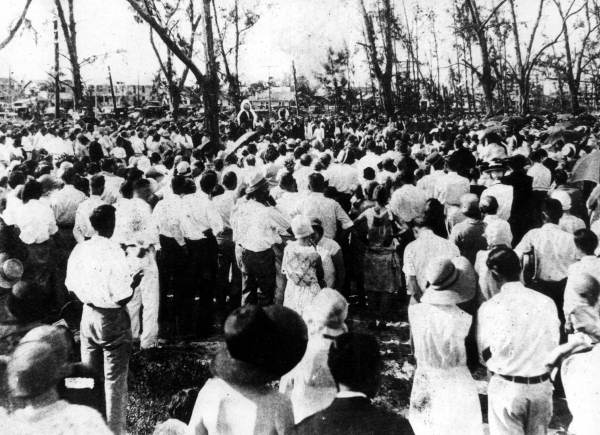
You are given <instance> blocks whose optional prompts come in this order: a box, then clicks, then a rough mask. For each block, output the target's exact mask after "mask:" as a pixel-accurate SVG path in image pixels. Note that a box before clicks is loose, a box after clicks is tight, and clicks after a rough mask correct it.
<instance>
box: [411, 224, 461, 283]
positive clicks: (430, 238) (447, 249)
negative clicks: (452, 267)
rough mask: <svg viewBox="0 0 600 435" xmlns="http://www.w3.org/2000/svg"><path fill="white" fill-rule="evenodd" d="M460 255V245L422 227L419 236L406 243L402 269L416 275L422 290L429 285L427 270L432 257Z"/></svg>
mask: <svg viewBox="0 0 600 435" xmlns="http://www.w3.org/2000/svg"><path fill="white" fill-rule="evenodd" d="M459 255H460V251H459V249H458V247H457V246H456V245H455V244H454V243H452V242H450V241H449V240H446V239H444V238H442V237H440V236H437V235H435V234H434V233H433V231H431V230H430V229H428V228H421V230H420V231H419V237H417V239H416V240H414V241H412V242H410V243H409V244H408V245H406V249H405V250H404V266H403V267H402V271H403V272H404V274H405V275H406V277H407V278H408V277H409V276H414V277H416V279H417V283H418V284H419V287H420V289H421V291H425V288H426V287H427V278H426V277H425V270H426V268H427V265H428V264H429V262H430V261H431V259H432V258H435V257H446V258H454V257H458V256H459Z"/></svg>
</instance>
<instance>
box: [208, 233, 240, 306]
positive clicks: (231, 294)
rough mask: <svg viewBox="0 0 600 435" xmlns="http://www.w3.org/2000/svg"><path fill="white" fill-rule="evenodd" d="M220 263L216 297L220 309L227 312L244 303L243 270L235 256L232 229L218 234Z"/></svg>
mask: <svg viewBox="0 0 600 435" xmlns="http://www.w3.org/2000/svg"><path fill="white" fill-rule="evenodd" d="M217 245H218V249H219V256H218V260H219V265H218V270H217V286H216V294H215V299H216V301H217V306H218V309H219V310H225V311H226V313H229V312H230V311H232V310H234V309H235V308H237V307H239V306H240V305H241V303H242V272H241V271H240V268H239V267H238V264H237V261H236V258H235V243H234V242H233V239H232V232H231V230H230V229H228V230H225V231H223V232H221V233H219V234H217Z"/></svg>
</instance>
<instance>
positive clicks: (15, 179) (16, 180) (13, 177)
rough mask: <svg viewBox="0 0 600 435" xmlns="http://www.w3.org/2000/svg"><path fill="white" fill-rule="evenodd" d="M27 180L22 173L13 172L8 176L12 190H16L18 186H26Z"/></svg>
mask: <svg viewBox="0 0 600 435" xmlns="http://www.w3.org/2000/svg"><path fill="white" fill-rule="evenodd" d="M26 180H27V176H26V175H25V173H24V172H22V171H12V172H11V173H10V175H9V176H8V186H9V187H10V188H11V189H15V188H16V187H17V186H19V185H21V184H25V181H26Z"/></svg>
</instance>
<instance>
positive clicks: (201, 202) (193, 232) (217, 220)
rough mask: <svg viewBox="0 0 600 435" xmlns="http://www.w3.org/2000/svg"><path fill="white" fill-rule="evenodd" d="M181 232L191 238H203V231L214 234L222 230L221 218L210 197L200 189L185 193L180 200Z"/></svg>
mask: <svg viewBox="0 0 600 435" xmlns="http://www.w3.org/2000/svg"><path fill="white" fill-rule="evenodd" d="M182 211H183V216H182V217H181V232H182V233H183V237H185V238H186V239H191V240H200V239H205V238H206V236H205V235H204V232H205V231H207V230H209V229H210V230H212V232H213V234H214V235H215V236H216V235H217V234H219V233H220V232H221V231H223V219H221V215H220V214H219V212H218V210H217V208H216V207H215V205H214V204H213V202H212V201H211V199H210V198H209V197H208V195H206V193H204V192H202V191H198V192H196V193H194V194H191V195H186V196H184V197H183V200H182Z"/></svg>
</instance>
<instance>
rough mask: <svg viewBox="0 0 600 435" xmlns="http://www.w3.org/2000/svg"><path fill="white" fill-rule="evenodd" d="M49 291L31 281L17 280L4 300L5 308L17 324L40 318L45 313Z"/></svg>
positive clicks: (35, 320)
mask: <svg viewBox="0 0 600 435" xmlns="http://www.w3.org/2000/svg"><path fill="white" fill-rule="evenodd" d="M49 302H50V300H49V292H48V291H46V290H45V289H44V288H43V287H42V286H41V285H39V284H37V283H35V282H32V281H19V282H17V283H16V284H15V285H14V286H13V288H12V290H11V292H10V294H9V295H8V298H7V301H6V308H7V309H8V311H9V312H10V313H11V314H12V316H13V317H14V318H15V319H16V321H17V323H18V324H27V323H32V322H37V321H40V320H42V319H43V318H44V317H45V316H46V315H47V311H46V310H47V308H46V307H47V304H48V303H49Z"/></svg>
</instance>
